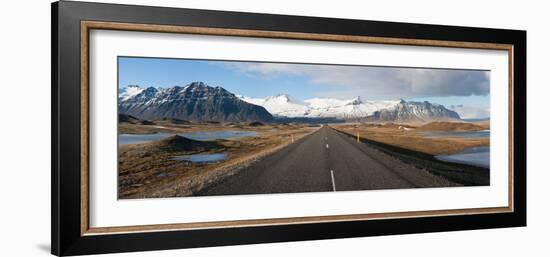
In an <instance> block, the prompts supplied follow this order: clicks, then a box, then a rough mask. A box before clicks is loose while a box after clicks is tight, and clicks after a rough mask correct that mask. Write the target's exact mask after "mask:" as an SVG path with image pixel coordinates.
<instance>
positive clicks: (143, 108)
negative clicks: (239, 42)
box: [119, 82, 461, 122]
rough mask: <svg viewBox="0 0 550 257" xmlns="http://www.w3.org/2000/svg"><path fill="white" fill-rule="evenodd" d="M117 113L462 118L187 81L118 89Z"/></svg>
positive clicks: (417, 105)
mask: <svg viewBox="0 0 550 257" xmlns="http://www.w3.org/2000/svg"><path fill="white" fill-rule="evenodd" d="M119 112H121V113H126V114H129V115H133V116H135V117H139V118H141V119H151V120H152V119H166V118H175V119H183V120H190V121H220V122H227V121H238V122H240V121H244V122H253V121H260V122H270V121H272V120H273V119H274V118H276V119H281V118H305V119H319V120H322V119H327V118H328V119H336V120H353V121H367V122H396V121H397V122H431V121H454V120H461V118H460V116H459V115H458V113H456V112H455V111H452V110H449V109H447V108H445V107H444V106H443V105H440V104H435V103H430V102H428V101H424V102H415V101H405V100H403V99H400V100H380V101H371V100H364V99H362V98H361V97H360V96H357V97H355V98H353V99H348V100H340V99H334V98H312V99H307V100H304V101H300V100H296V99H294V98H293V97H292V96H290V95H288V94H278V95H275V96H268V97H265V98H252V97H247V96H242V95H235V94H233V93H231V92H229V91H227V90H225V89H224V88H222V87H219V86H217V87H211V86H208V85H206V84H205V83H204V82H192V83H190V84H188V85H186V86H184V87H181V86H174V87H171V88H155V87H147V88H141V87H139V86H136V85H130V86H128V87H126V88H123V89H121V90H120V92H119Z"/></svg>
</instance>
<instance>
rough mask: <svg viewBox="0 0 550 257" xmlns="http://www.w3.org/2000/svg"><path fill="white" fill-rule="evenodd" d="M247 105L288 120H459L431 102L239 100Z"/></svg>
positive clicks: (286, 96)
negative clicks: (256, 106)
mask: <svg viewBox="0 0 550 257" xmlns="http://www.w3.org/2000/svg"><path fill="white" fill-rule="evenodd" d="M240 98H241V99H242V100H244V101H246V102H249V103H252V104H255V105H259V106H263V107H264V108H265V109H266V110H267V111H269V112H270V113H271V114H272V115H273V116H275V117H289V118H336V119H344V120H353V119H360V120H369V121H382V122H386V121H403V122H404V121H433V120H458V119H460V117H459V116H458V114H457V113H456V112H454V111H451V110H448V109H446V108H445V107H444V106H442V105H439V104H431V103H429V102H407V101H405V100H397V101H392V100H389V101H366V100H363V99H361V97H356V98H353V99H349V100H339V99H333V98H313V99H309V100H304V101H303V102H302V101H297V100H294V99H293V98H292V97H290V96H288V95H277V96H270V97H266V98H250V97H244V96H240Z"/></svg>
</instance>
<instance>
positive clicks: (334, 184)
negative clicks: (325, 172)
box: [330, 170, 336, 192]
mask: <svg viewBox="0 0 550 257" xmlns="http://www.w3.org/2000/svg"><path fill="white" fill-rule="evenodd" d="M330 178H331V180H332V191H334V192H336V183H334V171H332V170H330Z"/></svg>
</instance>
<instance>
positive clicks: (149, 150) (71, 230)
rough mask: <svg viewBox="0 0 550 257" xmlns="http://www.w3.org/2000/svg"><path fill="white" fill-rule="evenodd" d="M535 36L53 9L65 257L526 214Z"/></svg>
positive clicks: (416, 229) (509, 222)
mask: <svg viewBox="0 0 550 257" xmlns="http://www.w3.org/2000/svg"><path fill="white" fill-rule="evenodd" d="M525 85H526V32H525V31H517V30H503V29H488V28H467V27H453V26H440V25H425V24H408V23H394V22H382V21H362V20H345V19H332V18H317V17H301V16H285V15H272V14H255V13H237V12H222V11H207V10H193V9H178V8H165V7H146V6H130V5H113V4H99V3H84V2H73V1H70V2H65V1H62V2H56V3H54V4H53V5H52V114H53V115H52V253H53V254H55V255H80V254H95V253H111V252H126V251H144V250H160V249H175V248H190V247H202V246H221V245H234V244H253V243H267V242H283V241H299V240H314V239H330V238H345V237H359V236H376V235H393V234H405V233H424V232H438V231H453V230H466V229H486V228H500V227H516V226H525V225H526V198H525V194H526V157H525V156H526V146H525V142H526V118H525V110H526V96H525V94H526V86H525Z"/></svg>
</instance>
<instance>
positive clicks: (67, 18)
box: [51, 1, 526, 255]
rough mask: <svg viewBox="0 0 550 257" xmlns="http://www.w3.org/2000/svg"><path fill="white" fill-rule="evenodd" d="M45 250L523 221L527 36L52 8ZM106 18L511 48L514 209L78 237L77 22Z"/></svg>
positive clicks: (202, 13)
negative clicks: (48, 241)
mask: <svg viewBox="0 0 550 257" xmlns="http://www.w3.org/2000/svg"><path fill="white" fill-rule="evenodd" d="M51 12H52V20H51V23H52V38H51V40H52V41H51V43H52V52H51V53H52V60H51V61H52V63H51V65H52V77H51V90H52V106H51V108H52V121H51V122H52V125H51V126H52V135H51V136H52V149H51V150H52V162H51V173H52V178H51V183H52V188H51V194H52V208H51V218H52V221H51V225H52V230H51V240H52V242H51V243H52V245H51V247H52V254H55V255H79V254H94V253H111V252H128V251H144V250H162V249H176V248H191V247H206V246H222V245H236V244H255V243H269V242H285V241H301V240H318V239H331V238H346V237H361V236H378V235H393V234H406V233H425V232H440V231H456V230H470V229H487V228H502V227H517V226H525V225H526V32H525V31H518V30H502V29H487V28H471V27H454V26H441V25H424V24H411V23H396V22H379V21H362V20H348V19H334V18H317V17H303V16H287V15H272V14H255V13H239V12H225V11H207V10H194V9H178V8H166V7H146V6H134V5H115V4H101V3H85V2H71V1H68V2H65V1H62V2H56V3H53V4H52V10H51ZM82 20H90V21H107V22H125V23H143V24H160V25H181V26H197V27H214V28H233V29H251V30H268V31H286V32H302V33H322V34H338V35H357V36H375V37H390V38H407V39H430V40H447V41H465V42H483V43H500V44H511V45H513V47H514V50H513V55H514V56H513V67H514V70H513V74H514V78H513V83H514V89H513V90H514V91H513V99H512V100H513V104H514V111H513V121H514V124H513V133H514V135H513V136H514V138H513V140H514V142H513V143H514V149H513V152H514V162H513V168H514V178H513V183H514V196H513V197H514V211H513V212H509V213H494V214H475V215H451V216H438V217H420V218H401V219H383V220H366V221H345V222H329V223H313V224H293V225H273V226H255V227H241V228H238V227H236V228H219V229H196V230H185V231H164V232H142V233H121V234H108V235H89V236H81V234H80V210H81V209H80V21H82Z"/></svg>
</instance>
